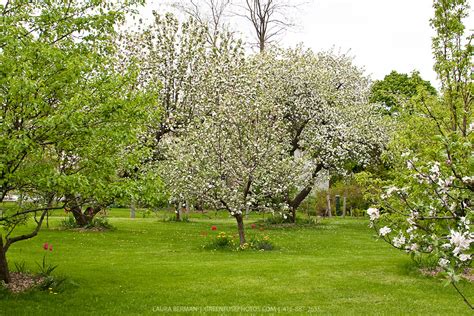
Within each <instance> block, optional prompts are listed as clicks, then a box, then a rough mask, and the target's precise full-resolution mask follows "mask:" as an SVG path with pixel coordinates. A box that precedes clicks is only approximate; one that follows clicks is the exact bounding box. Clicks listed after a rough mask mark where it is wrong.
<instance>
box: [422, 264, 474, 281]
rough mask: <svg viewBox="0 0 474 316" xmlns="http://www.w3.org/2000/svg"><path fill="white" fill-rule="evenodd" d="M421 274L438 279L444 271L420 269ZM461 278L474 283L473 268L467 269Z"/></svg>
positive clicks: (439, 269)
mask: <svg viewBox="0 0 474 316" xmlns="http://www.w3.org/2000/svg"><path fill="white" fill-rule="evenodd" d="M420 272H421V274H423V275H427V276H432V277H436V276H438V275H439V274H440V273H441V272H443V270H442V269H441V268H439V267H438V268H436V269H426V268H423V269H420ZM461 276H462V277H463V278H464V279H466V280H467V281H469V282H474V271H473V269H472V268H467V269H465V270H464V272H463V273H462V274H461Z"/></svg>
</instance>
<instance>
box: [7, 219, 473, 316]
mask: <svg viewBox="0 0 474 316" xmlns="http://www.w3.org/2000/svg"><path fill="white" fill-rule="evenodd" d="M57 215H59V214H57ZM110 215H111V217H110V222H111V223H112V224H113V225H114V226H115V227H116V229H115V230H113V231H106V232H77V231H65V230H60V229H58V225H59V222H60V219H61V217H51V218H50V228H49V229H42V230H41V232H40V234H39V236H38V237H36V238H34V239H31V240H28V241H25V242H21V243H17V244H15V245H14V246H12V248H11V249H10V250H9V253H8V256H9V260H10V266H11V268H14V264H13V263H14V262H20V261H22V260H25V262H26V264H27V265H28V266H29V267H31V269H33V270H34V267H35V262H40V261H41V260H42V257H43V254H44V250H43V249H42V247H41V246H42V244H43V243H44V242H49V243H51V244H53V246H54V251H53V252H48V253H47V259H48V260H49V261H50V262H51V263H52V264H57V265H59V266H58V268H57V270H56V271H55V274H57V275H65V276H67V277H68V278H69V279H70V280H71V281H73V283H74V284H73V285H71V284H70V285H68V286H67V287H66V289H65V291H63V292H61V293H58V294H50V293H49V292H39V291H36V292H31V293H27V294H21V295H10V294H6V293H5V292H3V293H2V294H0V314H3V315H84V314H94V315H144V314H162V313H164V312H165V311H166V310H172V308H173V307H174V308H175V310H180V311H181V312H183V311H185V310H186V309H184V308H181V309H180V308H177V306H187V307H188V310H194V311H195V313H197V312H199V311H200V312H203V313H204V312H206V313H208V312H209V311H212V310H213V309H212V307H210V306H220V307H222V308H221V309H220V310H217V309H216V310H217V311H220V312H217V313H216V314H223V313H226V311H227V312H229V311H235V312H239V311H241V312H242V311H243V312H245V311H254V313H255V314H259V313H262V312H264V311H273V312H278V311H281V312H282V313H284V312H285V311H286V312H287V313H289V314H295V313H296V312H298V311H300V312H302V313H306V312H308V311H312V312H315V313H318V314H361V315H370V314H372V315H374V314H395V315H401V314H429V315H463V314H466V315H467V314H470V312H471V311H470V310H469V309H468V308H467V306H466V305H465V304H464V303H463V302H462V300H461V299H460V297H459V296H458V295H457V294H456V293H455V292H454V290H453V289H452V288H451V287H444V286H443V282H442V281H440V280H439V279H437V278H432V277H427V276H423V275H420V274H419V273H418V271H417V270H416V268H415V267H414V266H413V265H412V264H411V262H410V259H409V258H408V257H407V256H406V255H404V254H403V253H400V252H398V251H396V250H394V249H392V248H390V247H389V246H388V245H386V244H384V243H382V242H381V241H376V240H375V239H374V238H373V232H372V231H371V230H370V229H369V228H368V227H367V221H366V220H363V219H332V220H324V221H323V222H322V223H321V224H320V225H317V226H302V227H295V228H272V229H268V228H267V229H265V231H263V232H262V231H260V230H258V229H254V230H252V229H250V225H249V224H248V223H249V222H248V223H247V231H248V233H249V234H266V235H269V236H270V238H271V240H272V241H273V242H274V243H275V244H276V245H277V246H278V249H277V250H274V251H268V252H266V251H243V252H229V251H226V252H221V251H209V250H204V249H203V248H202V246H203V245H204V244H205V242H206V238H210V236H213V235H217V233H219V232H220V231H225V232H228V233H232V234H233V233H235V230H236V229H235V223H234V222H233V221H232V219H230V218H228V217H227V216H226V215H221V214H219V215H218V218H215V219H214V218H211V219H209V218H208V216H213V215H214V213H210V214H205V216H204V215H198V216H193V219H192V221H191V222H188V223H178V222H165V221H163V220H162V217H163V216H161V215H159V216H151V217H148V218H140V217H137V218H136V219H129V218H126V217H127V216H128V210H112V212H111V214H110ZM160 216H161V217H160ZM257 218H258V217H252V218H251V219H250V221H254V220H256V219H257ZM211 225H216V226H217V228H218V229H217V231H211V229H210V228H211ZM206 234H208V236H205V235H206ZM461 287H462V289H463V290H464V291H465V293H466V295H467V296H468V297H470V298H473V299H474V288H473V286H472V284H468V283H467V282H463V283H462V284H461ZM238 306H241V307H242V309H241V310H238V308H237V307H238ZM225 307H227V308H228V309H225ZM231 307H232V308H231ZM244 307H248V309H245V308H244ZM259 308H260V309H259ZM278 308H279V309H278Z"/></svg>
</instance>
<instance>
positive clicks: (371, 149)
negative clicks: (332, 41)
mask: <svg viewBox="0 0 474 316" xmlns="http://www.w3.org/2000/svg"><path fill="white" fill-rule="evenodd" d="M261 58H262V59H263V61H262V64H267V65H270V66H267V68H268V70H267V71H266V73H265V80H266V81H268V82H269V84H268V87H269V90H268V91H267V93H268V95H269V97H270V98H271V99H272V102H273V103H274V104H275V105H276V106H278V108H279V109H280V111H283V113H284V114H283V124H284V125H285V127H286V136H285V137H283V138H282V140H285V141H288V144H287V146H288V152H287V155H288V157H289V158H291V159H295V160H302V161H304V163H305V165H306V168H305V172H304V175H306V176H305V177H304V180H305V181H303V182H301V181H299V182H298V183H293V186H292V188H293V190H291V193H290V192H289V193H288V194H287V204H288V205H289V207H290V208H289V211H290V214H289V215H290V216H289V217H288V218H290V219H291V220H292V221H295V218H296V210H297V208H298V207H299V206H300V204H301V203H302V202H303V201H304V199H305V198H306V197H307V196H308V195H309V193H310V192H311V190H312V188H313V186H314V183H315V180H316V179H317V177H318V176H320V174H321V173H322V172H324V171H331V172H337V173H343V172H345V167H346V166H347V163H348V162H352V163H357V164H359V165H366V164H367V163H369V162H370V161H371V160H372V159H374V157H376V156H377V155H378V154H379V153H380V152H381V149H382V148H383V146H384V144H385V143H386V142H387V130H388V128H387V127H388V124H386V123H384V122H383V118H382V117H381V116H380V112H379V111H378V108H377V106H376V105H373V104H370V103H369V102H368V93H369V81H368V79H367V78H365V77H364V75H363V71H362V70H361V69H359V68H358V67H356V66H355V65H354V64H353V63H352V59H351V58H350V57H348V56H346V55H344V54H335V53H334V52H321V53H317V54H315V53H313V52H312V51H311V50H303V49H302V48H301V47H298V48H296V49H290V50H284V51H275V52H272V53H267V54H265V55H263V56H262V57H261ZM294 172H299V171H298V170H295V171H294Z"/></svg>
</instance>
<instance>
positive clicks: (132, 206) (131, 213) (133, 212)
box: [130, 199, 135, 218]
mask: <svg viewBox="0 0 474 316" xmlns="http://www.w3.org/2000/svg"><path fill="white" fill-rule="evenodd" d="M130 218H135V201H134V200H133V199H132V201H131V203H130Z"/></svg>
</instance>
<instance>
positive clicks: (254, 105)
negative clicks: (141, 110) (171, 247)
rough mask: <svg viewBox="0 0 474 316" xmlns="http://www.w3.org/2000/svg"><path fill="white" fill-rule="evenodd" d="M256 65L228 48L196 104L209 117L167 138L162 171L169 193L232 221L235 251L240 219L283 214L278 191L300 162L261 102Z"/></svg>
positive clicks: (267, 103)
mask: <svg viewBox="0 0 474 316" xmlns="http://www.w3.org/2000/svg"><path fill="white" fill-rule="evenodd" d="M258 65H259V63H258V62H257V61H256V60H255V59H245V58H244V55H243V51H242V49H241V48H240V46H239V45H238V43H236V42H232V41H230V42H228V45H227V46H226V48H223V49H222V50H221V52H220V54H218V55H217V56H216V58H214V61H213V65H212V75H209V78H208V84H209V88H208V89H207V91H206V98H205V99H204V101H205V102H204V103H203V104H201V106H203V107H204V108H206V107H207V108H208V109H209V111H208V112H203V114H202V115H200V116H198V117H196V118H195V120H194V121H193V122H192V124H190V125H189V126H188V128H187V129H186V133H183V134H182V135H181V137H178V138H174V139H173V140H172V145H171V148H172V149H171V150H170V155H169V159H168V160H167V161H166V162H165V164H164V165H165V166H164V170H163V174H164V175H166V176H165V179H166V181H167V182H168V184H169V188H170V190H171V191H172V192H173V194H172V195H174V196H180V195H181V196H186V197H189V198H194V200H200V201H203V202H204V203H206V204H207V205H211V206H213V207H215V208H216V209H225V210H227V211H228V212H229V214H230V215H231V216H233V217H234V218H235V219H236V222H237V226H238V231H239V236H240V244H241V245H243V244H244V243H245V233H244V225H243V213H244V212H245V211H246V210H248V208H252V209H253V210H269V209H271V210H281V211H282V210H285V209H286V208H287V207H288V205H287V204H286V201H285V193H286V192H287V191H288V190H289V186H290V184H293V183H294V182H295V181H297V179H298V178H299V177H300V176H301V174H302V173H303V172H302V164H301V163H299V162H295V161H294V160H293V159H290V158H289V156H288V154H287V152H288V150H289V147H288V144H289V141H288V140H285V138H287V134H286V127H285V122H284V119H283V116H284V112H283V111H282V108H281V107H278V106H275V104H274V103H272V102H271V99H269V98H268V95H267V93H266V91H267V90H268V88H269V87H267V86H266V82H265V81H264V80H260V79H259V78H260V76H261V74H260V72H261V71H263V70H262V68H260V67H258ZM206 113H207V114H206ZM298 169H299V170H300V172H298V171H295V170H298Z"/></svg>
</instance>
